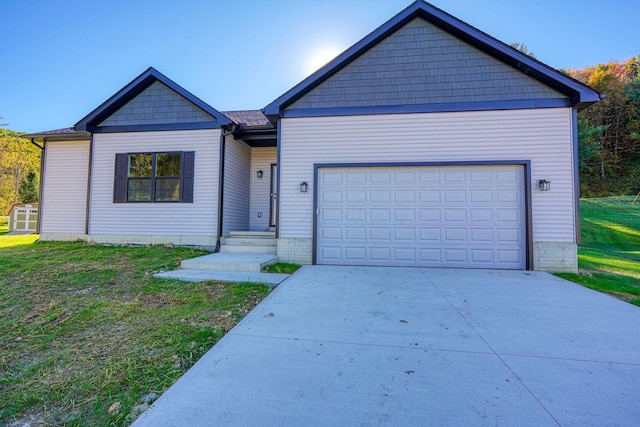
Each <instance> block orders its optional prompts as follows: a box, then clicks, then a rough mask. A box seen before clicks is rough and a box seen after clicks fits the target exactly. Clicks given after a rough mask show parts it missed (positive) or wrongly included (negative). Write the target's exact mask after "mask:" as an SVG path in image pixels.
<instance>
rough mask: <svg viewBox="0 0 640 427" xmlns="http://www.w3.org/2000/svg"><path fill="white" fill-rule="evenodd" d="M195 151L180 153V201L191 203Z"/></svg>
mask: <svg viewBox="0 0 640 427" xmlns="http://www.w3.org/2000/svg"><path fill="white" fill-rule="evenodd" d="M195 156H196V152H195V151H185V152H184V153H182V190H181V192H182V194H181V197H180V201H181V202H182V203H193V181H194V180H193V169H194V165H195Z"/></svg>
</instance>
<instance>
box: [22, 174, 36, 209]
mask: <svg viewBox="0 0 640 427" xmlns="http://www.w3.org/2000/svg"><path fill="white" fill-rule="evenodd" d="M37 178H38V177H37V175H36V173H35V172H33V171H29V172H28V173H27V174H26V175H25V176H24V177H23V178H22V181H20V188H19V189H18V199H19V200H20V202H22V203H37V202H38V179H37Z"/></svg>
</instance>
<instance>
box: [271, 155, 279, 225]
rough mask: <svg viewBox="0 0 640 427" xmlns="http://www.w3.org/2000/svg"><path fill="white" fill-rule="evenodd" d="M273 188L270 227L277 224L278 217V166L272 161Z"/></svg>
mask: <svg viewBox="0 0 640 427" xmlns="http://www.w3.org/2000/svg"><path fill="white" fill-rule="evenodd" d="M270 176H271V188H270V190H269V191H270V195H271V196H270V199H269V227H275V226H276V218H277V217H278V193H277V191H278V166H277V165H276V164H275V163H271V175H270Z"/></svg>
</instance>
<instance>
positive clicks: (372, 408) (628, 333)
mask: <svg viewBox="0 0 640 427" xmlns="http://www.w3.org/2000/svg"><path fill="white" fill-rule="evenodd" d="M639 402H640V309H639V308H638V307H635V306H632V305H630V304H627V303H625V302H622V301H619V300H616V299H614V298H611V297H608V296H606V295H602V294H599V293H596V292H594V291H591V290H588V289H585V288H583V287H580V286H578V285H575V284H572V283H569V282H566V281H564V280H562V279H559V278H557V277H554V276H552V275H549V274H546V273H540V272H524V271H490V270H444V269H443V270H440V269H411V268H361V267H353V268H352V267H326V266H308V267H304V268H302V269H301V270H300V271H298V272H297V273H296V274H294V275H293V276H291V277H290V278H289V279H287V280H285V281H284V282H283V283H282V284H281V285H280V286H278V287H277V288H276V289H275V290H274V291H273V292H272V294H271V295H269V297H267V298H266V299H265V300H264V301H263V302H262V303H261V304H260V305H259V306H258V307H256V308H255V309H254V310H253V311H252V312H251V313H249V315H247V317H246V318H245V319H244V320H243V321H242V322H240V324H239V325H238V326H236V327H235V328H234V329H233V330H232V331H231V332H229V333H228V334H227V335H226V336H225V337H224V338H223V339H222V340H221V341H220V342H219V343H218V344H217V345H216V346H215V347H214V348H213V349H211V350H210V351H209V352H208V353H207V354H206V355H205V356H204V357H203V358H202V359H201V360H200V361H199V362H198V363H197V364H196V365H195V366H194V367H193V368H192V369H191V370H189V371H188V372H187V373H186V374H185V375H184V376H183V377H182V378H181V379H180V380H178V382H177V383H176V384H175V385H174V386H172V387H171V388H170V389H169V390H168V391H167V392H166V393H164V395H163V396H161V397H160V399H159V400H158V401H157V402H156V403H154V405H153V406H152V407H151V408H150V409H149V410H148V411H147V412H145V413H144V414H143V415H142V416H141V417H140V418H139V419H138V420H137V421H136V423H135V424H134V425H135V426H136V427H142V426H209V425H210V426H213V425H231V426H248V425H260V426H289V425H304V426H315V425H323V426H326V425H328V426H353V425H377V424H380V425H398V426H414V425H447V426H451V425H460V426H462V425H464V426H469V425H473V426H481V425H505V426H513V425H518V426H525V425H530V426H547V425H550V426H554V425H579V426H585V425H597V426H603V425H621V426H625V425H637V423H638V420H640V403H639Z"/></svg>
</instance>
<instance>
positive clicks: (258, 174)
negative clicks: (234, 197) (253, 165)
mask: <svg viewBox="0 0 640 427" xmlns="http://www.w3.org/2000/svg"><path fill="white" fill-rule="evenodd" d="M256 176H257V177H258V178H262V171H261V170H259V171H258V172H256Z"/></svg>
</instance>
